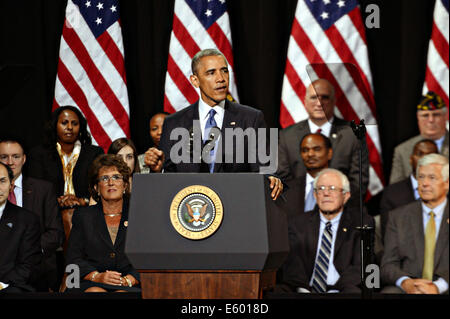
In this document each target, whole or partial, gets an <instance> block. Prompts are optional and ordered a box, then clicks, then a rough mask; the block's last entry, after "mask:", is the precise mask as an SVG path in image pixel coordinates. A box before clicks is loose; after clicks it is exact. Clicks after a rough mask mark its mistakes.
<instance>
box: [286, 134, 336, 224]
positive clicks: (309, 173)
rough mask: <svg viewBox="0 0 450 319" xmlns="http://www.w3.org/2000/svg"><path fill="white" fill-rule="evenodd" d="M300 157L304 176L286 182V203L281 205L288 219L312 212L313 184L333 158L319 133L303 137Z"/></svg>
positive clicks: (328, 146)
mask: <svg viewBox="0 0 450 319" xmlns="http://www.w3.org/2000/svg"><path fill="white" fill-rule="evenodd" d="M300 156H301V157H302V160H303V163H304V164H305V167H306V175H303V176H300V177H299V178H295V179H291V180H289V181H288V182H286V184H287V186H288V189H287V191H285V193H284V196H285V198H286V202H283V203H282V204H281V205H282V207H283V209H284V211H285V212H286V214H287V216H288V218H289V217H293V216H295V215H297V214H302V213H304V212H307V211H310V210H313V209H314V207H315V206H316V199H315V198H314V187H313V182H314V178H315V177H316V176H317V174H319V173H320V171H322V170H323V169H325V168H328V163H329V162H330V160H331V157H332V156H333V150H332V148H331V142H330V140H329V138H328V137H326V136H324V135H322V134H320V133H310V134H307V135H305V136H304V137H303V138H302V140H301V142H300Z"/></svg>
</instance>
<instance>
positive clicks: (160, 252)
mask: <svg viewBox="0 0 450 319" xmlns="http://www.w3.org/2000/svg"><path fill="white" fill-rule="evenodd" d="M193 185H194V186H195V185H200V186H205V187H208V188H209V189H211V190H213V191H214V192H215V193H216V194H217V196H218V197H219V198H220V200H221V203H222V206H223V219H222V222H221V224H220V226H219V228H218V229H217V230H216V231H215V232H214V233H213V234H212V235H210V236H209V237H206V238H204V239H201V240H193V239H189V238H185V237H184V236H182V235H181V234H180V233H178V232H177V231H176V230H175V228H174V226H173V225H172V222H171V218H170V208H171V205H172V202H173V201H174V198H175V197H176V196H177V194H179V193H180V191H181V190H183V189H186V187H190V186H193ZM190 195H192V194H191V193H189V195H187V196H190ZM279 200H280V199H279ZM277 201H278V200H277ZM278 206H279V205H278V203H277V202H274V201H273V200H272V199H271V198H270V189H269V186H268V181H267V179H266V178H265V177H264V176H263V175H260V174H252V173H241V174H188V173H187V174H181V173H177V174H138V175H135V176H134V178H133V194H132V196H131V202H130V213H129V220H128V231H127V239H126V245H125V252H126V253H127V255H128V257H129V259H130V261H131V262H132V264H133V266H134V267H135V268H136V269H138V270H139V272H140V276H141V278H140V279H141V287H142V297H143V298H146V299H260V298H262V297H263V292H264V291H265V290H267V289H269V288H271V287H273V286H274V285H275V278H276V271H277V269H278V268H279V267H280V266H281V264H282V263H283V261H284V259H285V258H286V256H287V253H288V250H289V244H288V237H287V221H286V216H285V214H284V212H283V211H281V210H280V209H279V207H278ZM172 207H173V206H172Z"/></svg>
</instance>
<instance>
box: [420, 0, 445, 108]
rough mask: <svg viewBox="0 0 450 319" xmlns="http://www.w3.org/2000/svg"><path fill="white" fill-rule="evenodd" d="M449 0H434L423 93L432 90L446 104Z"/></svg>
mask: <svg viewBox="0 0 450 319" xmlns="http://www.w3.org/2000/svg"><path fill="white" fill-rule="evenodd" d="M448 1H449V0H436V4H435V7H434V14H433V28H432V31H431V39H430V44H429V45H428V61H427V69H426V73H425V83H424V85H423V94H424V95H425V94H426V93H427V92H428V91H434V92H435V93H436V94H438V95H439V96H440V97H442V99H443V100H444V101H445V104H447V106H448V90H449V71H448V63H449V60H448V52H449V46H448V32H449V30H448V29H449V22H448V19H449V14H448V9H449V8H448Z"/></svg>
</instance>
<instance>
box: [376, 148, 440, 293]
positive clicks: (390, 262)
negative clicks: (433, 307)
mask: <svg viewBox="0 0 450 319" xmlns="http://www.w3.org/2000/svg"><path fill="white" fill-rule="evenodd" d="M448 169H449V165H448V159H447V158H446V157H445V156H442V155H440V154H428V155H425V156H424V157H422V158H421V159H420V160H419V161H418V163H417V169H416V179H417V182H418V190H419V195H420V201H415V202H413V203H410V204H407V205H405V206H401V207H399V208H397V209H395V210H392V211H390V212H389V218H388V223H387V227H386V234H385V237H384V244H385V250H384V256H383V259H382V261H381V280H382V284H383V285H386V287H385V288H384V289H383V290H382V291H381V292H382V293H407V294H442V293H447V294H448V282H449V281H448V280H449V278H448V271H449V254H448V252H449V249H448V224H449V222H448V198H447V195H448V189H449V179H448V177H449V172H448Z"/></svg>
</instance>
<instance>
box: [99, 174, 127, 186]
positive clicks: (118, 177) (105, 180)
mask: <svg viewBox="0 0 450 319" xmlns="http://www.w3.org/2000/svg"><path fill="white" fill-rule="evenodd" d="M109 180H112V181H113V182H117V181H123V176H122V175H120V174H114V175H112V176H109V175H103V176H100V177H99V179H98V181H99V182H100V183H104V184H107V183H109Z"/></svg>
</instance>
